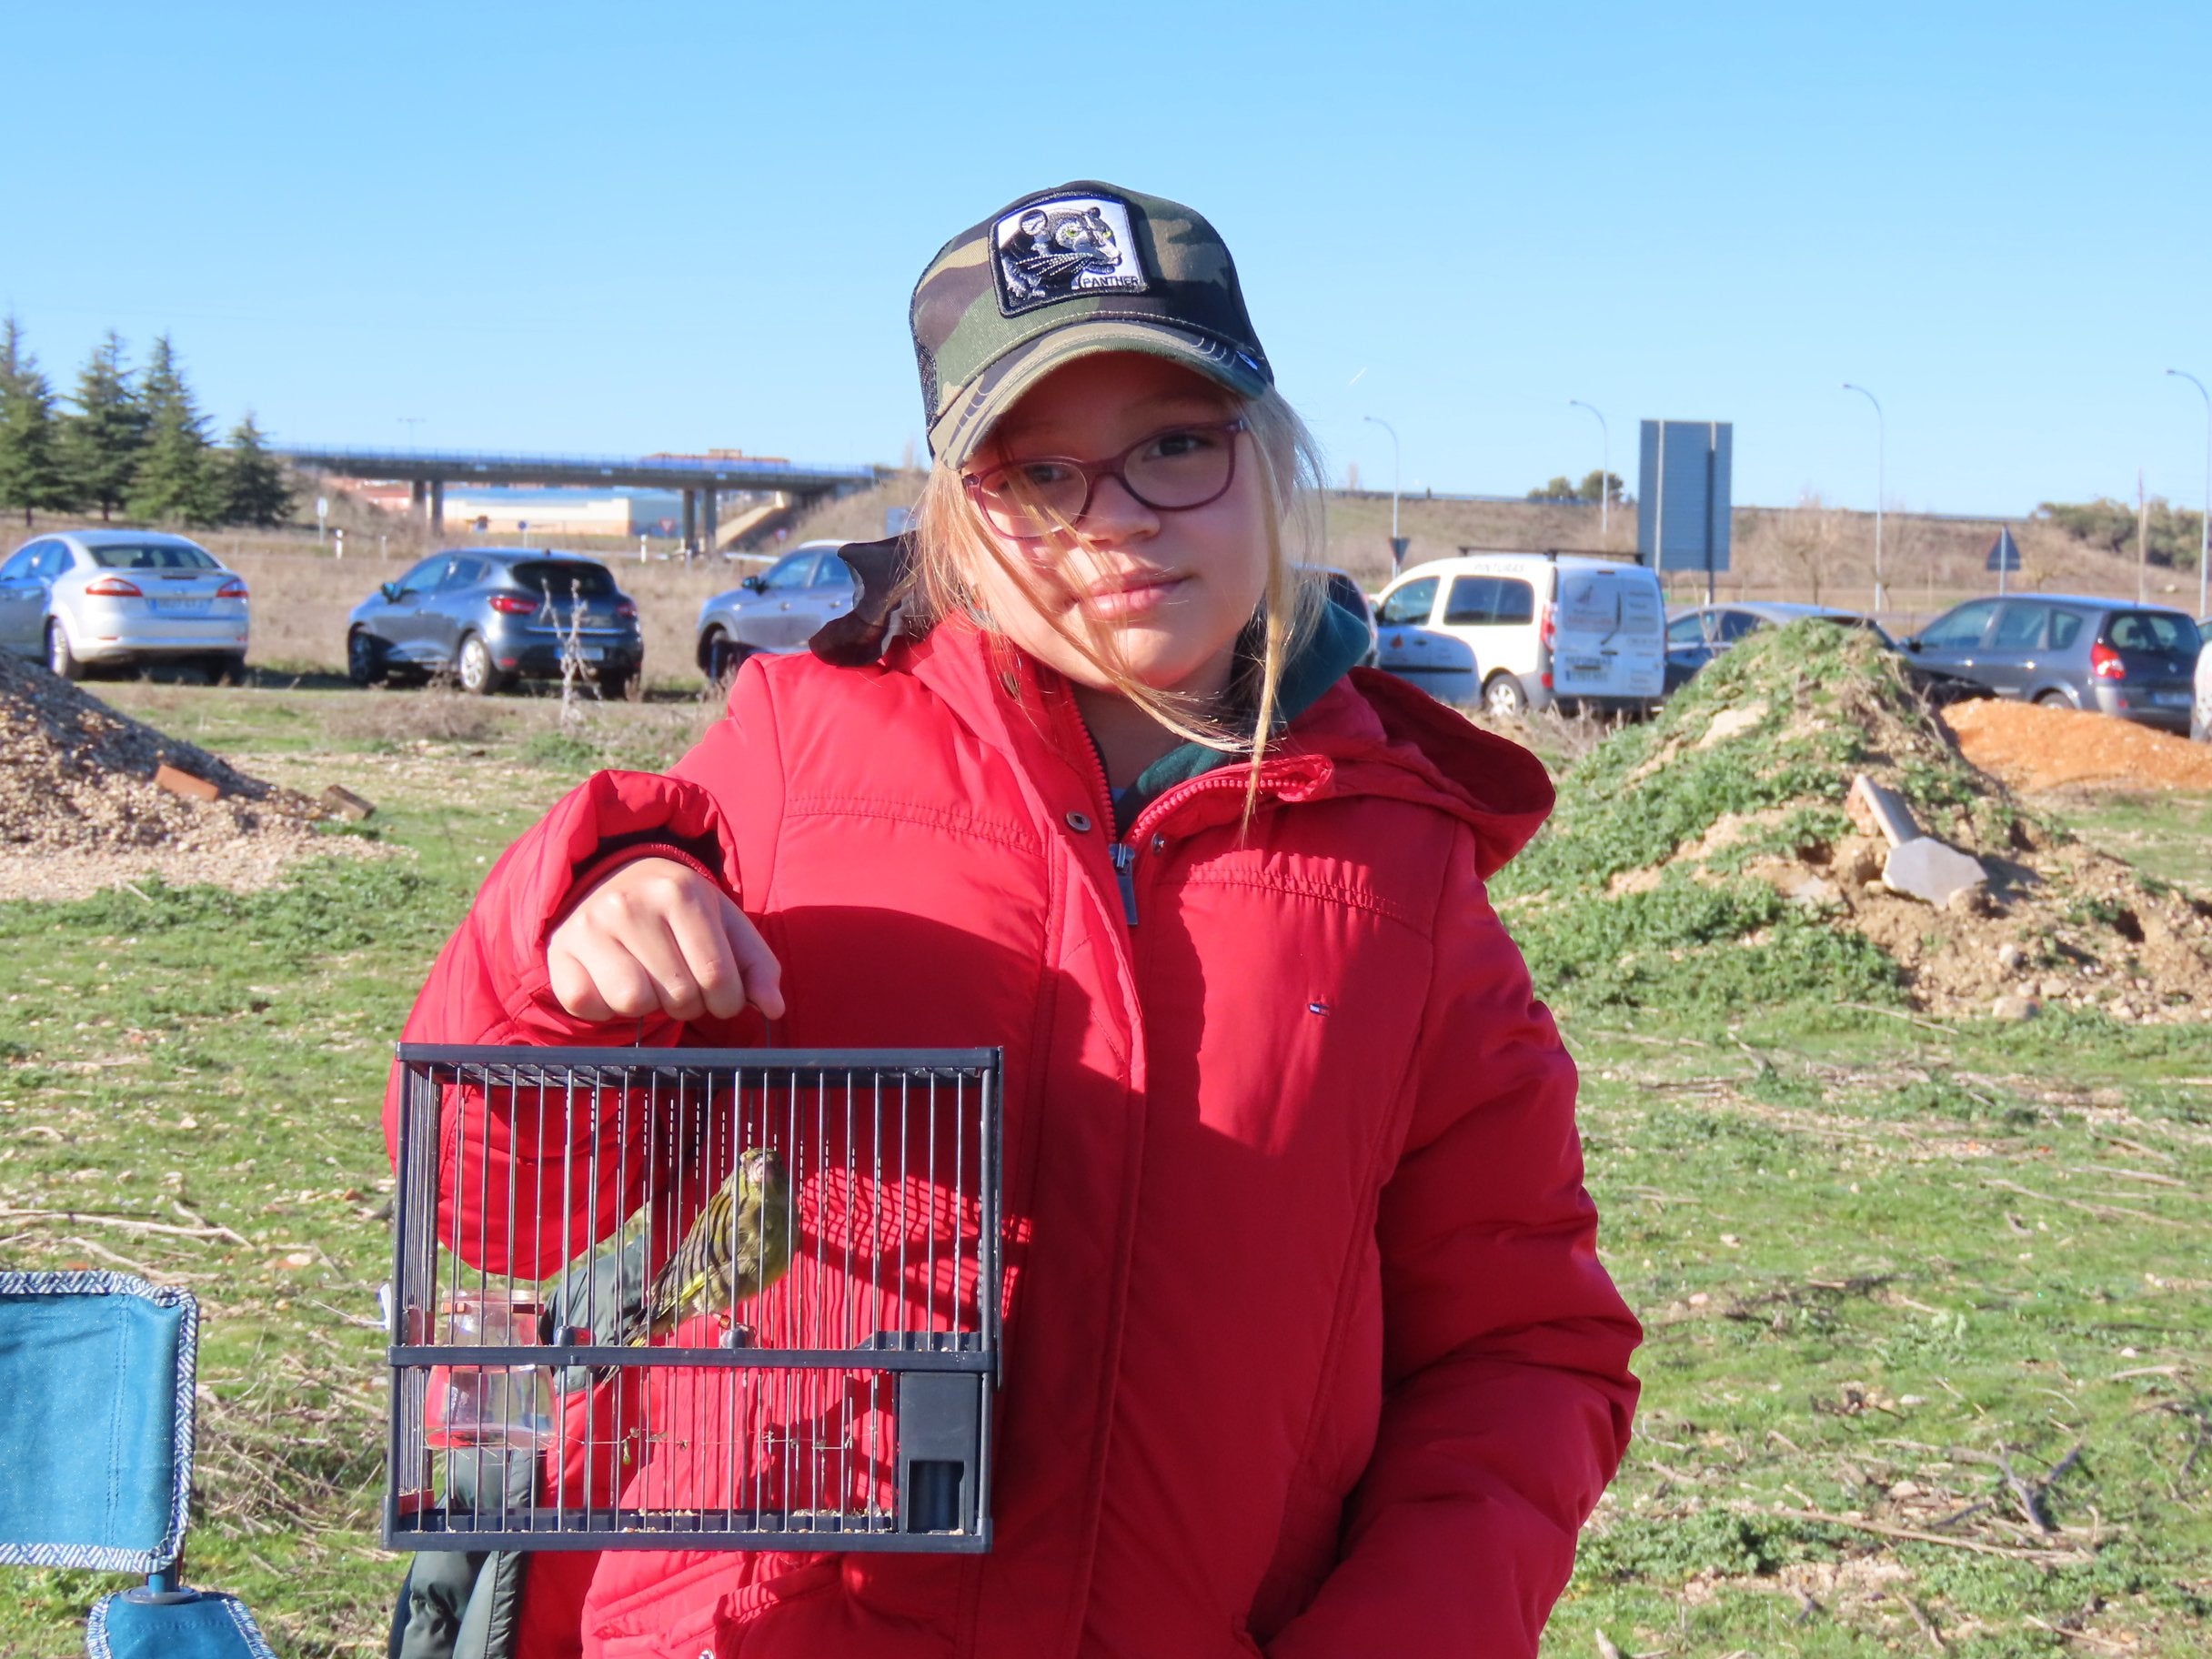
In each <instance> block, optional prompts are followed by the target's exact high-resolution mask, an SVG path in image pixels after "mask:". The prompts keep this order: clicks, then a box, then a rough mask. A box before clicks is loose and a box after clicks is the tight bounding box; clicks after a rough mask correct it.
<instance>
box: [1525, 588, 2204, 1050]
mask: <svg viewBox="0 0 2212 1659" xmlns="http://www.w3.org/2000/svg"><path fill="white" fill-rule="evenodd" d="M1977 707H1978V705H1977ZM1946 712H1949V711H1946ZM2031 712H2032V711H2031ZM2118 725H2119V722H2117V721H2112V722H2106V726H2107V728H2109V727H2116V726H2118ZM1861 772H1865V773H1866V774H1868V775H1869V776H1871V777H1872V778H1873V779H1875V781H1876V782H1878V783H1883V784H1886V785H1887V786H1888V787H1889V788H1891V789H1895V790H1896V791H1897V792H1898V794H1900V795H1901V796H1903V797H1904V799H1905V801H1906V802H1907V804H1908V805H1909V806H1910V807H1911V809H1912V810H1913V813H1914V815H1915V818H1916V819H1917V820H1918V822H1919V825H1920V828H1921V829H1922V830H1923V831H1924V832H1925V833H1926V834H1928V835H1932V836H1935V837H1936V838H1938V839H1939V840H1944V841H1946V842H1948V843H1949V844H1950V845H1952V846H1954V847H1956V848H1958V849H1959V850H1962V851H1965V852H1968V853H1972V854H1973V855H1974V856H1976V858H1978V859H1980V860H1982V862H1983V865H1984V866H1985V868H1986V870H1987V871H1988V874H1989V881H1988V885H1987V886H1986V888H1983V889H1978V890H1974V891H1972V892H1970V893H1968V894H1966V895H1962V896H1961V897H1960V898H1959V899H1957V900H1954V901H1953V903H1952V904H1951V905H1950V906H1948V907H1946V909H1944V910H1935V909H1934V908H1932V907H1930V906H1929V905H1927V904H1925V903H1923V902H1921V901H1920V900H1916V899H1912V898H1909V897H1906V896H1905V895H1903V894H1900V893H1895V892H1893V891H1891V890H1889V889H1888V888H1887V887H1886V886H1885V884H1884V883H1883V881H1882V880H1881V874H1882V870H1883V864H1884V858H1885V854H1886V852H1887V850H1888V843H1887V842H1886V841H1885V840H1883V839H1882V838H1881V837H1880V836H1879V835H1877V834H1875V833H1873V832H1872V829H1871V828H1870V827H1868V828H1862V827H1861V825H1860V824H1858V823H1856V822H1855V821H1854V819H1853V818H1852V816H1851V814H1850V813H1849V811H1848V810H1847V809H1846V807H1845V801H1846V798H1847V797H1848V795H1849V792H1850V789H1851V785H1852V780H1853V779H1855V777H1856V776H1857V775H1858V774H1859V773H1861ZM1493 896H1494V897H1495V899H1496V900H1497V902H1498V904H1499V907H1500V909H1501V910H1503V911H1504V912H1505V913H1506V916H1507V919H1508V920H1509V921H1510V922H1511V924H1512V926H1513V930H1514V932H1515V934H1516V935H1517V936H1518V937H1519V938H1520V939H1521V940H1522V942H1523V948H1524V949H1525V950H1526V951H1527V952H1528V955H1529V958H1530V962H1531V966H1532V968H1533V970H1534V971H1535V973H1536V978H1537V983H1538V984H1539V985H1541V986H1544V987H1546V988H1547V990H1556V991H1557V992H1558V993H1559V994H1560V995H1562V997H1563V1000H1569V1001H1575V1002H1580V1003H1582V1004H1583V1005H1584V1006H1585V1007H1589V1006H1596V1007H1605V1006H1612V1007H1617V1008H1621V1009H1624V1010H1626V1009H1634V1008H1654V1009H1664V1010H1668V1011H1669V1012H1671V1013H1675V1014H1696V1015H1699V1016H1701V1017H1711V1018H1715V1019H1718V1020H1721V1021H1725V1020H1726V1019H1728V1018H1731V1017H1733V1016H1734V1015H1736V1014H1740V1013H1742V1012H1743V1011H1744V1010H1748V1009H1750V1008H1754V1007H1773V1006H1775V1005H1777V1004H1785V1003H1789V1002H1794V1001H1795V1002H1820V1003H1825V1004H1829V1005H1833V1004H1835V1003H1838V1002H1852V1001H1861V1002H1874V1003H1885V1004H1889V1005H1893V1006H1894V1005H1895V1004H1896V1003H1897V1002H1898V1001H1899V1000H1901V999H1902V1000H1905V1001H1908V1002H1909V1003H1911V1004H1912V1005H1914V1006H1917V1007H1920V1008H1924V1009H1927V1010H1934V1011H1937V1012H1943V1013H1980V1014H1988V1013H1990V1012H1992V1011H1999V1010H2000V1003H2001V1004H2002V1010H2001V1011H2005V1012H2007V1013H2009V1014H2013V1015H2017V1014H2020V1013H2022V1012H2025V1011H2027V1010H2029V1009H2030V1008H2035V1007H2042V1006H2047V1005H2052V1004H2066V1005H2071V1006H2077V1007H2086V1006H2090V1005H2094V1006H2096V1007H2098V1008H2101V1009H2103V1010H2106V1012H2108V1013H2110V1014H2111V1015H2113V1016H2114V1017H2116V1018H2118V1019H2124V1020H2205V1019H2212V900H2205V899H2200V898H2193V897H2191V896H2190V895H2188V894H2186V893H2183V892H2180V891H2178V890H2175V889H2173V888H2171V887H2170V886H2167V884H2165V883H2162V882H2160V881H2157V880H2153V879H2151V878H2149V877H2147V876H2143V875H2141V874H2140V873H2139V872H2137V870H2135V869H2134V867H2133V866H2131V865H2128V864H2126V863H2123V862H2121V861H2120V860H2116V859H2114V858H2111V857H2109V856H2107V855H2106V854H2103V853H2100V852H2097V851H2095V850H2092V849H2090V848H2088V847H2086V846H2084V845H2083V844H2081V843H2080V842H2078V841H2076V840H2075V839H2074V838H2073V837H2072V836H2070V835H2068V834H2067V833H2066V831H2065V830H2063V829H2060V828H2058V827H2057V826H2056V825H2055V824H2052V823H2050V822H2049V821H2047V820H2046V819H2044V818H2042V817H2040V816H2039V815H2037V814H2036V813H2035V812H2034V811H2032V810H2031V809H2028V808H2026V806H2024V805H2023V804H2022V803H2021V802H2020V801H2019V800H2018V799H2016V798H2015V797H2014V796H2013V795H2012V794H2011V792H2010V791H2009V790H2008V789H2006V786H2005V785H2004V784H2003V783H2002V782H2000V781H1999V780H1998V779H1996V778H1994V777H1992V776H1991V775H1990V774H1988V773H1987V772H1985V771H1983V770H1981V769H1978V768H1976V766H1974V765H1973V764H1972V763H1970V762H1969V761H1968V760H1967V759H1966V757H1965V756H1964V755H1962V754H1961V753H1960V751H1959V749H1958V747H1957V745H1956V741H1955V740H1954V739H1953V737H1952V735H1951V731H1950V729H1947V728H1946V725H1945V723H1944V719H1943V717H1941V716H1938V715H1937V714H1936V713H1935V711H1934V710H1932V709H1929V708H1928V707H1927V706H1926V705H1925V703H1924V702H1923V701H1922V700H1921V699H1919V697H1917V696H1916V695H1915V692H1914V690H1913V689H1912V688H1911V686H1910V685H1909V684H1908V682H1907V681H1906V679H1905V675H1904V673H1903V671H1902V669H1901V668H1900V666H1899V664H1898V660H1897V659H1896V658H1895V656H1894V655H1892V654H1891V653H1889V652H1887V651H1885V650H1883V649H1881V648H1880V646H1879V645H1878V644H1877V643H1876V642H1875V641H1874V640H1873V639H1872V638H1868V637H1867V636H1866V635H1865V634H1863V633H1862V632H1860V630H1858V629H1855V628H1830V627H1826V626H1825V625H1823V624H1820V623H1800V624H1797V625H1795V626H1793V627H1790V628H1781V629H1774V630H1768V629H1762V630H1760V631H1759V632H1758V633H1757V634H1755V635H1754V636H1752V637H1751V638H1748V639H1746V640H1745V641H1744V643H1743V644H1741V645H1739V646H1737V647H1736V648H1735V649H1734V650H1732V651H1730V652H1729V653H1728V654H1727V655H1726V656H1724V657H1723V658H1721V659H1719V660H1718V661H1716V662H1715V663H1714V664H1713V665H1712V666H1710V667H1709V668H1707V669H1705V670H1704V672H1703V673H1702V674H1700V675H1699V676H1698V677H1697V679H1694V680H1693V681H1692V682H1691V683H1690V685H1689V686H1688V687H1687V688H1685V689H1684V690H1683V691H1682V692H1681V693H1680V694H1678V695H1677V696H1676V697H1675V698H1674V699H1672V700H1671V701H1670V702H1669V703H1668V704H1667V706H1666V709H1665V710H1664V713H1663V714H1662V715H1661V716H1660V717H1659V718H1658V719H1655V720H1653V721H1651V722H1650V723H1648V724H1646V725H1644V726H1639V727H1633V728H1630V729H1625V730H1623V731H1621V732H1620V733H1618V734H1616V735H1615V736H1614V737H1612V738H1609V739H1606V741H1605V742H1604V744H1602V745H1601V746H1600V747H1599V748H1598V749H1596V750H1595V751H1594V752H1593V753H1592V754H1591V755H1590V756H1589V757H1588V758H1587V759H1584V760H1583V761H1582V762H1580V763H1579V764H1577V765H1576V766H1574V768H1573V769H1571V770H1570V771H1568V773H1567V774H1566V775H1565V776H1564V777H1563V779H1561V780H1560V791H1559V808H1558V810H1557V812H1556V813H1555V814H1554V816H1553V819H1552V822H1551V823H1550V824H1549V825H1548V826H1547V827H1546V828H1545V829H1544V831H1543V834H1542V835H1541V836H1539V837H1538V838H1537V840H1535V841H1534V842H1533V843H1532V845H1531V846H1530V847H1529V849H1528V850H1527V851H1526V852H1524V853H1523V855H1522V856H1521V857H1520V858H1519V859H1518V860H1514V862H1513V863H1512V864H1510V865H1508V866H1507V867H1506V869H1505V870H1504V871H1503V872H1502V873H1501V875H1500V877H1499V879H1498V880H1497V881H1496V882H1494V883H1493Z"/></svg>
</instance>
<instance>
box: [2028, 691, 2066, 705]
mask: <svg viewBox="0 0 2212 1659" xmlns="http://www.w3.org/2000/svg"><path fill="white" fill-rule="evenodd" d="M2036 707H2037V708H2040V709H2071V708H2073V707H2074V699H2072V698H2070V697H2068V696H2067V695H2066V693H2065V692H2063V691H2046V692H2044V693H2043V694H2042V695H2041V696H2039V697H2037V698H2036Z"/></svg>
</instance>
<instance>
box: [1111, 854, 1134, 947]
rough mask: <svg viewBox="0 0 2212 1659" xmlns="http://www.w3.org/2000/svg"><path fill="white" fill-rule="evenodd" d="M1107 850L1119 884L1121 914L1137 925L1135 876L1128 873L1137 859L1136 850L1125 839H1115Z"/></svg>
mask: <svg viewBox="0 0 2212 1659" xmlns="http://www.w3.org/2000/svg"><path fill="white" fill-rule="evenodd" d="M1109 853H1110V854H1111V857H1112V859H1113V873H1114V879H1115V880H1118V881H1119V882H1121V914H1122V915H1123V916H1125V917H1127V918H1128V919H1129V925H1130V926H1131V927H1132V928H1133V927H1135V926H1136V925H1137V878H1136V877H1135V876H1134V875H1132V874H1131V873H1130V867H1131V865H1133V864H1135V863H1136V861H1137V850H1136V849H1135V848H1134V847H1131V845H1130V844H1129V843H1128V842H1127V841H1116V842H1114V844H1113V845H1112V847H1111V848H1110V849H1109Z"/></svg>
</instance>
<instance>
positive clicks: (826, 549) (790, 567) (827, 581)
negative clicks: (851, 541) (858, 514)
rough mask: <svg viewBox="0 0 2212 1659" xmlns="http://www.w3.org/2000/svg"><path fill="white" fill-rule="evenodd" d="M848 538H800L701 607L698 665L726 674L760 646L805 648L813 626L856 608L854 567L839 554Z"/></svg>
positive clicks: (709, 673)
mask: <svg viewBox="0 0 2212 1659" xmlns="http://www.w3.org/2000/svg"><path fill="white" fill-rule="evenodd" d="M842 546H844V543H842V542H838V541H806V542H801V543H799V546H798V547H796V548H793V549H792V550H791V551H790V552H789V553H787V554H785V555H784V556H783V557H782V558H779V559H778V560H777V561H776V562H775V563H774V564H772V565H770V566H769V568H767V569H766V570H763V571H761V572H760V573H759V575H758V576H749V577H747V578H745V579H744V580H743V581H742V582H739V584H738V585H737V586H736V587H735V588H730V589H729V590H728V591H727V592H724V593H718V594H716V595H715V596H714V597H713V598H710V599H709V600H708V601H707V602H706V603H705V604H704V605H702V606H700V607H699V671H700V672H701V673H702V674H704V675H706V677H707V678H708V679H709V680H715V681H720V680H724V679H728V678H729V676H730V675H731V674H734V673H735V672H736V671H737V667H738V664H739V663H740V662H743V661H744V660H745V659H747V658H748V657H750V656H751V655H752V654H753V653H754V652H756V651H797V650H803V649H806V643H807V641H808V640H809V639H811V638H813V637H814V630H815V629H816V628H819V627H821V625H822V624H823V623H825V622H827V621H829V619H830V618H832V617H841V616H843V615H844V614H845V613H846V612H847V611H849V610H850V609H851V608H852V601H853V597H854V587H853V580H852V572H851V571H850V569H848V568H846V565H845V561H844V560H843V559H841V558H839V557H838V556H837V550H838V548H840V547H842Z"/></svg>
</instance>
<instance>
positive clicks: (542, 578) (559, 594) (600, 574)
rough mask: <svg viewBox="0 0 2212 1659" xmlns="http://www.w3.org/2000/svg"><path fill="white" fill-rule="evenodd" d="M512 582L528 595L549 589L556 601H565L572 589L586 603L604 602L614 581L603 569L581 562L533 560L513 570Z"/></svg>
mask: <svg viewBox="0 0 2212 1659" xmlns="http://www.w3.org/2000/svg"><path fill="white" fill-rule="evenodd" d="M514 575H515V580H516V582H517V583H518V584H519V585H520V586H521V587H523V588H527V589H528V591H530V592H531V593H537V592H539V591H541V590H545V589H549V590H550V591H551V592H552V595H553V597H554V598H557V599H565V598H568V595H569V590H570V588H571V586H572V585H573V587H574V588H575V589H576V590H577V591H578V592H579V593H581V594H582V595H583V597H584V598H588V599H603V598H607V597H608V596H609V595H610V594H612V593H613V592H614V590H615V578H613V577H612V576H610V575H608V570H607V567H606V566H605V565H594V564H590V563H588V562H587V561H585V560H583V559H580V558H564V559H551V558H534V559H529V560H527V561H525V562H524V563H522V564H518V565H517V566H516V567H515V568H514Z"/></svg>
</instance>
